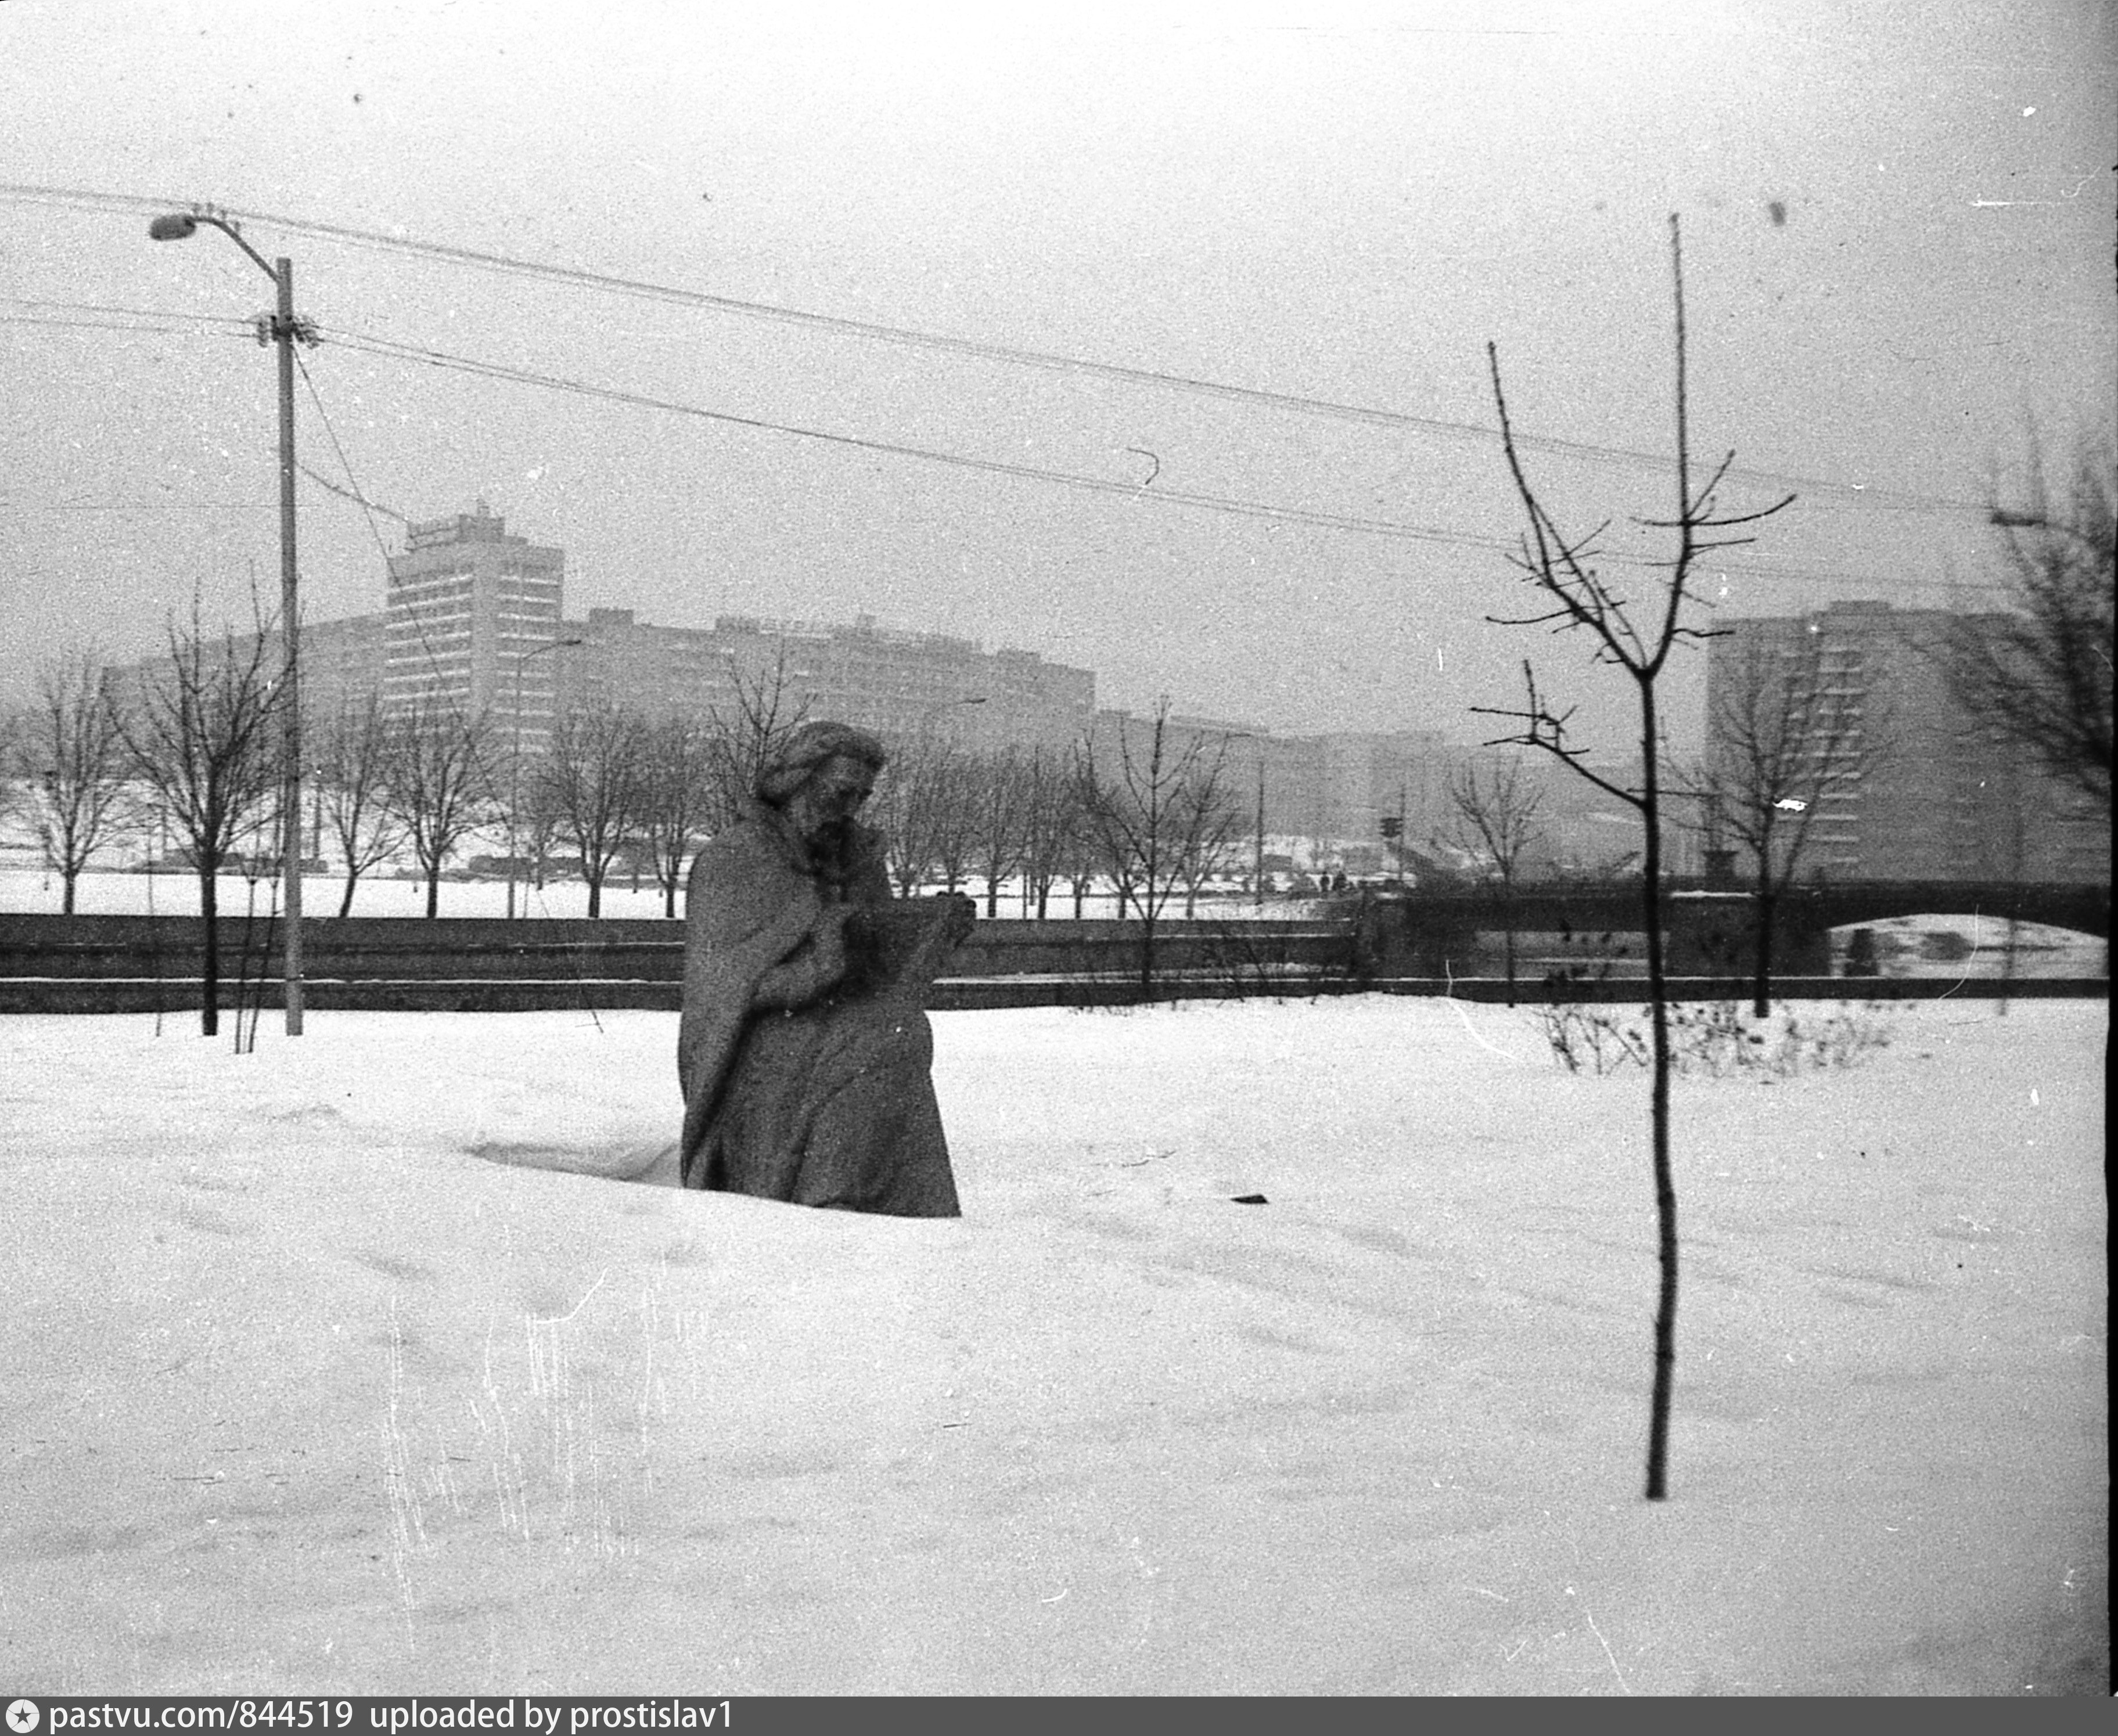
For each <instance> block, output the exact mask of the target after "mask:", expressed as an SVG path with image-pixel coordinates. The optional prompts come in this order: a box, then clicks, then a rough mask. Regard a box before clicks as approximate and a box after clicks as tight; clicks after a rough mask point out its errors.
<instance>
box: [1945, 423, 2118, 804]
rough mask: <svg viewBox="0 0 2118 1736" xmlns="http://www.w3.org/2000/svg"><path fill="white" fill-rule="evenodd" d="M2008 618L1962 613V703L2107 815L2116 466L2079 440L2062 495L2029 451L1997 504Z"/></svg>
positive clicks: (1956, 675)
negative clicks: (2022, 473)
mask: <svg viewBox="0 0 2118 1736" xmlns="http://www.w3.org/2000/svg"><path fill="white" fill-rule="evenodd" d="M1990 516H1991V521H1992V524H1993V525H1994V527H1995V529H1997V530H1998V531H1999V533H2000V553H2001V560H2002V563H2003V566H2004V569H2005V579H2004V589H2005V594H2006V597H2007V600H2008V603H2009V606H2010V607H2009V612H2007V613H2005V614H1987V615H1976V616H1968V617H1966V618H1964V619H1963V620H1962V621H1958V623H1957V624H1956V629H1955V630H1954V633H1953V634H1952V635H1950V639H1949V644H1948V647H1947V659H1948V669H1949V678H1950V682H1951V685H1952V686H1954V689H1955V690H1956V693H1957V695H1958V699H1959V700H1960V701H1961V703H1962V704H1963V705H1964V707H1965V708H1966V709H1968V710H1969V711H1971V712H1972V713H1975V714H1976V715H1977V716H1978V717H1979V718H1982V719H1984V720H1986V722H1988V723H1992V724H1994V725H1995V726H1996V727H1999V728H2000V730H2001V731H2002V732H2004V733H2005V735H2006V736H2008V737H2009V739H2010V740H2011V741H2015V742H2016V743H2018V744H2019V745H2020V746H2023V747H2024V748H2027V749H2028V750H2029V751H2030V752H2031V753H2032V754H2033V755H2035V756H2036V757H2037V760H2038V761H2039V762H2040V763H2041V764H2042V765H2043V767H2044V769H2046V772H2048V773H2050V774H2051V776H2052V777H2053V778H2056V779H2057V780H2059V781H2060V783H2064V784H2066V785H2067V786H2069V787H2071V788H2073V789H2074V790H2077V791H2079V792H2080V793H2081V794H2082V795H2083V796H2087V797H2088V799H2089V800H2090V801H2092V802H2093V803H2094V804H2095V805H2096V806H2097V807H2098V808H2100V809H2101V810H2102V812H2103V814H2104V815H2105V816H2106V818H2107V817H2108V816H2109V815H2110V812H2111V644H2112V592H2113V579H2112V575H2113V568H2114V548H2118V523H2114V519H2118V469H2114V467H2113V464H2112V462H2111V452H2110V450H2109V449H2108V448H2103V449H2101V450H2099V449H2097V448H2096V447H2094V446H2088V445H2086V444H2084V445H2083V446H2082V447H2081V448H2080V449H2079V451H2078V452H2077V453H2076V455H2075V458H2074V473H2073V474H2072V476H2070V477H2069V478H2068V479H2067V482H2066V484H2065V489H2064V491H2063V492H2056V491H2055V490H2054V489H2053V488H2052V487H2051V485H2050V483H2049V482H2047V481H2046V476H2045V473H2044V467H2043V464H2042V459H2041V458H2040V457H2039V456H2038V455H2037V454H2035V453H2032V459H2031V464H2030V467H2029V476H2028V481H2027V482H2026V484H2025V486H2024V487H2023V492H2022V494H2021V496H2020V497H2019V500H2018V501H2017V502H2016V503H2015V504H2013V505H2008V506H2003V505H2001V504H2000V503H1998V502H1996V503H1995V505H1994V506H1993V508H1992V510H1991V515H1990Z"/></svg>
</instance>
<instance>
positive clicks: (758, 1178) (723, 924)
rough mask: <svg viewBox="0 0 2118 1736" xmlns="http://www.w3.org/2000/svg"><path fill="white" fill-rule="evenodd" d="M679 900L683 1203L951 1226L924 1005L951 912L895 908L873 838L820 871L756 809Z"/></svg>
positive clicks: (949, 943) (956, 1210) (857, 842)
mask: <svg viewBox="0 0 2118 1736" xmlns="http://www.w3.org/2000/svg"><path fill="white" fill-rule="evenodd" d="M688 899H689V903H688V906H687V921H688V926H687V931H686V940H685V956H684V1012H683V1019H682V1025H681V1026H680V1027H679V1031H678V1036H677V1070H678V1073H679V1076H680V1078H681V1079H682V1084H683V1090H684V1133H683V1141H682V1176H683V1182H684V1185H685V1186H686V1187H689V1188H705V1189H719V1190H722V1191H724V1192H728V1193H734V1194H756V1195H757V1196H759V1197H761V1198H765V1199H782V1200H788V1201H791V1202H793V1203H796V1204H799V1205H809V1206H837V1207H844V1208H845V1209H848V1210H851V1211H856V1212H887V1213H890V1214H893V1215H895V1216H899V1217H956V1216H958V1215H960V1207H959V1206H958V1204H957V1202H956V1184H955V1176H954V1175H953V1174H952V1173H951V1171H950V1167H949V1148H948V1143H947V1142H946V1139H945V1138H943V1135H942V1132H941V1110H940V1109H939V1107H938V1106H936V1103H935V1101H934V1082H933V1073H932V1067H933V1058H934V1037H933V1030H932V1026H930V1025H929V1024H928V1023H927V1014H926V1012H925V1010H924V1008H923V999H924V996H925V994H926V991H927V988H928V986H930V985H931V984H932V981H933V978H934V977H935V975H936V972H938V971H939V969H940V968H941V963H943V961H944V960H945V959H946V957H947V954H948V953H949V951H950V949H951V948H952V947H953V945H954V944H955V931H954V930H951V929H950V926H949V912H948V909H947V907H946V905H944V904H942V903H939V902H936V901H921V902H918V903H892V901H891V899H890V882H889V879H888V876H887V875H886V873H885V871H884V869H883V864H882V856H881V843H880V839H879V838H877V837H876V834H875V833H872V832H869V831H867V829H864V828H859V827H856V828H854V829H853V833H852V837H851V839H850V842H849V847H848V849H847V850H846V852H844V858H843V860H829V861H818V860H817V859H816V858H815V857H814V856H812V854H811V852H810V850H809V848H808V847H807V845H806V844H805V843H804V842H803V841H802V838H800V837H799V836H798V834H796V833H794V832H793V829H791V828H790V827H788V825H787V824H786V823H785V822H784V820H782V819H781V817H780V815H779V813H778V812H777V811H776V810H774V809H771V808H769V807H765V806H762V805H759V806H756V807H755V808H754V809H753V810H751V813H750V814H749V815H747V817H746V818H745V819H743V820H741V821H740V822H738V824H735V825H733V826H731V827H729V828H728V829H725V830H724V831H723V832H722V833H719V835H718V836H716V837H715V838H713V839H711V840H710V842H709V843H707V844H706V845H705V847H704V848H702V849H701V851H700V852H699V853H698V856H697V857H696V860H695V861H693V863H692V865H691V880H690V888H689V893H688ZM841 923H843V925H844V927H843V932H844V947H843V948H840V947H839V945H838V944H836V941H835V930H837V927H838V925H839V924H841Z"/></svg>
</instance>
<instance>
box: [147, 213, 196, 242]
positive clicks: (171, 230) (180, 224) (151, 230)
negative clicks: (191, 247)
mask: <svg viewBox="0 0 2118 1736" xmlns="http://www.w3.org/2000/svg"><path fill="white" fill-rule="evenodd" d="M197 233H198V219H197V218H196V217H187V216H185V215H183V214H182V213H176V214H173V215H169V216H167V217H157V218H156V219H155V220H154V221H153V222H152V223H150V224H148V225H147V237H148V239H149V240H150V241H188V240H189V239H190V238H192V236H194V235H196V234H197Z"/></svg>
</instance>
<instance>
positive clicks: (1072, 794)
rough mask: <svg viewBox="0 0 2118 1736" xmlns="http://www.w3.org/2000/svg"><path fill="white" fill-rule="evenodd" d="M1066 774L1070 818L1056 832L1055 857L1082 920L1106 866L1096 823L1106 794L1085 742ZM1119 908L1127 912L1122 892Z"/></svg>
mask: <svg viewBox="0 0 2118 1736" xmlns="http://www.w3.org/2000/svg"><path fill="white" fill-rule="evenodd" d="M1062 776H1063V777H1064V778H1065V780H1066V795H1065V796H1064V798H1063V799H1064V801H1065V803H1066V807H1065V813H1066V823H1065V824H1064V825H1063V826H1062V827H1061V829H1059V831H1058V832H1057V835H1056V839H1055V842H1056V845H1057V848H1056V851H1055V852H1054V856H1053V860H1054V863H1055V865H1056V866H1057V870H1058V877H1059V878H1060V879H1061V880H1065V881H1066V887H1067V889H1068V890H1069V891H1070V892H1071V893H1073V895H1074V920H1075V921H1077V922H1078V921H1080V919H1081V915H1082V912H1083V911H1084V909H1085V908H1086V907H1087V903H1088V898H1089V892H1090V891H1091V890H1092V889H1094V885H1095V884H1096V876H1097V875H1098V874H1099V873H1100V872H1102V871H1103V868H1104V866H1105V861H1104V855H1103V828H1102V827H1100V826H1099V825H1098V824H1097V823H1096V815H1097V813H1098V811H1099V810H1100V809H1101V808H1102V806H1103V801H1104V796H1103V791H1102V789H1101V788H1100V787H1099V786H1098V783H1097V781H1096V774H1095V769H1094V767H1093V766H1092V765H1091V764H1089V757H1088V749H1087V746H1086V744H1085V743H1084V744H1082V745H1081V746H1077V747H1076V748H1075V750H1074V752H1073V755H1072V756H1071V759H1070V760H1069V761H1068V763H1067V765H1066V769H1065V771H1064V773H1062ZM1114 884H1115V883H1114ZM1118 911H1119V914H1120V915H1123V914H1124V912H1125V903H1124V898H1123V896H1122V895H1121V898H1120V902H1119V905H1118Z"/></svg>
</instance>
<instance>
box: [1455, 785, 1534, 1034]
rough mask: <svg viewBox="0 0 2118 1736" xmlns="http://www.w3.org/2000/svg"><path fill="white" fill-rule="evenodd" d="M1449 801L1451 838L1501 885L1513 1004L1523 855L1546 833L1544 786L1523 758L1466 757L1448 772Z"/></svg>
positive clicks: (1505, 942)
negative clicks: (1481, 763) (1526, 771)
mask: <svg viewBox="0 0 2118 1736" xmlns="http://www.w3.org/2000/svg"><path fill="white" fill-rule="evenodd" d="M1448 787H1449V801H1450V806H1452V807H1453V808H1454V810H1455V812H1454V817H1453V819H1452V820H1451V821H1450V826H1449V842H1450V843H1451V844H1452V845H1454V847H1456V848H1457V849H1459V850H1461V851H1464V852H1465V853H1466V854H1468V855H1469V856H1472V857H1473V858H1475V859H1479V860H1482V861H1485V862H1487V863H1488V864H1490V865H1491V873H1492V874H1494V875H1497V876H1498V877H1499V880H1500V883H1501V921H1502V922H1503V923H1504V925H1505V929H1504V933H1503V939H1502V943H1501V944H1502V946H1503V949H1504V950H1505V960H1506V968H1507V978H1508V1004H1509V1005H1510V1006H1513V1005H1514V1004H1515V879H1516V876H1517V875H1519V874H1520V872H1521V871H1522V861H1523V857H1524V856H1525V855H1526V854H1528V852H1529V850H1530V848H1531V847H1532V846H1533V845H1534V844H1536V843H1539V842H1540V841H1542V838H1543V837H1544V829H1543V828H1542V826H1540V825H1538V823H1537V815H1538V810H1539V809H1540V808H1542V806H1544V795H1545V792H1544V789H1543V787H1542V785H1540V784H1538V783H1534V782H1533V781H1531V780H1528V779H1526V778H1524V775H1523V764H1522V762H1521V760H1517V759H1512V758H1511V759H1509V760H1505V761H1503V762H1502V763H1501V764H1498V765H1489V766H1487V768H1486V769H1485V770H1484V771H1482V772H1481V771H1480V769H1479V768H1478V762H1477V761H1476V760H1467V761H1465V762H1464V764H1462V765H1460V766H1459V767H1457V768H1456V769H1455V770H1454V771H1453V772H1451V773H1450V775H1449V786H1448Z"/></svg>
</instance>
